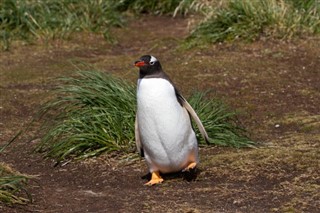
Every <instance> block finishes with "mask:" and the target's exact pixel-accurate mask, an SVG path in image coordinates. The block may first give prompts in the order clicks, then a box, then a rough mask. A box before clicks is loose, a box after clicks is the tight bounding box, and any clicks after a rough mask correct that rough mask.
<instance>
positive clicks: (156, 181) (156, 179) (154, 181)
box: [144, 172, 163, 186]
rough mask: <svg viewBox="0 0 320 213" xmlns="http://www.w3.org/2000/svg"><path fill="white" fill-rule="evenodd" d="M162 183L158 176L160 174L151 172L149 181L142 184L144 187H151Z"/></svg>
mask: <svg viewBox="0 0 320 213" xmlns="http://www.w3.org/2000/svg"><path fill="white" fill-rule="evenodd" d="M162 182H163V178H162V177H161V176H160V173H159V172H152V174H151V180H150V181H149V182H148V183H146V184H144V185H146V186H152V185H155V184H160V183H162Z"/></svg>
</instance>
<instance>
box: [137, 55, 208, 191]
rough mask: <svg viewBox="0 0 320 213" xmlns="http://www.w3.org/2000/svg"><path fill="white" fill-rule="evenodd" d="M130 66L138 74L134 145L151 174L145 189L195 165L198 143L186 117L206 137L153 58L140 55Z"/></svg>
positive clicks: (189, 108)
mask: <svg viewBox="0 0 320 213" xmlns="http://www.w3.org/2000/svg"><path fill="white" fill-rule="evenodd" d="M134 65H135V66H136V67H139V71H140V73H139V79H138V86H137V114H136V122H135V137H136V145H137V149H138V151H139V152H140V154H141V155H144V157H145V160H146V163H147V165H148V168H149V171H150V173H151V180H150V181H149V182H147V183H146V185H154V184H159V183H162V182H163V178H162V177H161V176H160V173H172V172H178V171H188V170H190V169H194V168H195V167H196V165H197V164H198V162H199V157H198V143H197V139H196V135H195V133H194V131H193V128H192V125H191V119H190V117H192V118H193V119H194V120H195V122H196V123H197V125H198V127H199V130H200V132H201V134H202V136H203V137H204V138H205V140H206V141H207V140H208V135H207V133H206V131H205V129H204V127H203V125H202V123H201V121H200V119H199V117H198V116H197V114H196V113H195V111H194V110H193V109H192V107H191V106H190V104H189V103H188V102H187V101H186V99H185V98H184V97H183V96H182V95H181V94H180V92H179V91H178V89H177V88H176V87H175V86H174V84H173V83H172V81H171V80H170V78H169V77H168V75H167V74H166V73H165V72H164V71H163V70H162V67H161V64H160V62H159V61H158V60H157V59H156V58H155V57H154V56H151V55H144V56H142V57H141V58H140V59H139V60H138V61H136V62H135V63H134Z"/></svg>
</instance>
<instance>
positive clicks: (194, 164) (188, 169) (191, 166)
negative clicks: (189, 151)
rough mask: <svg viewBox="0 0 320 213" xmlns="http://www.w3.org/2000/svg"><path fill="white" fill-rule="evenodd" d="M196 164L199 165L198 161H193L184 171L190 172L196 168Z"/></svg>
mask: <svg viewBox="0 0 320 213" xmlns="http://www.w3.org/2000/svg"><path fill="white" fill-rule="evenodd" d="M196 166H197V163H196V162H192V163H190V164H189V165H188V166H187V167H186V168H185V169H183V170H182V172H188V171H190V170H193V169H194V168H196Z"/></svg>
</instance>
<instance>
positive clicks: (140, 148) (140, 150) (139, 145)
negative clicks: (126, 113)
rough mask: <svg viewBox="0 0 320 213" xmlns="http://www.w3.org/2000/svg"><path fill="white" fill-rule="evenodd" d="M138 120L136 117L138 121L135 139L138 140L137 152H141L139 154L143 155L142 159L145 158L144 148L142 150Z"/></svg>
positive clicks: (136, 121)
mask: <svg viewBox="0 0 320 213" xmlns="http://www.w3.org/2000/svg"><path fill="white" fill-rule="evenodd" d="M138 127H139V126H138V119H137V116H136V120H135V122H134V134H135V139H136V147H137V150H138V152H139V154H140V155H141V157H144V153H143V148H142V144H141V140H140V133H139V128H138Z"/></svg>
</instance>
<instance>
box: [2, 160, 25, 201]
mask: <svg viewBox="0 0 320 213" xmlns="http://www.w3.org/2000/svg"><path fill="white" fill-rule="evenodd" d="M28 179H30V177H29V176H26V175H23V174H20V173H19V172H16V171H14V170H13V169H12V168H10V167H9V166H8V165H6V164H4V163H0V202H2V203H5V204H7V205H13V204H26V203H28V202H29V201H30V200H31V198H30V195H29V194H28V192H27V191H26V189H25V185H26V183H27V180H28ZM23 194H25V196H23Z"/></svg>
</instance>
